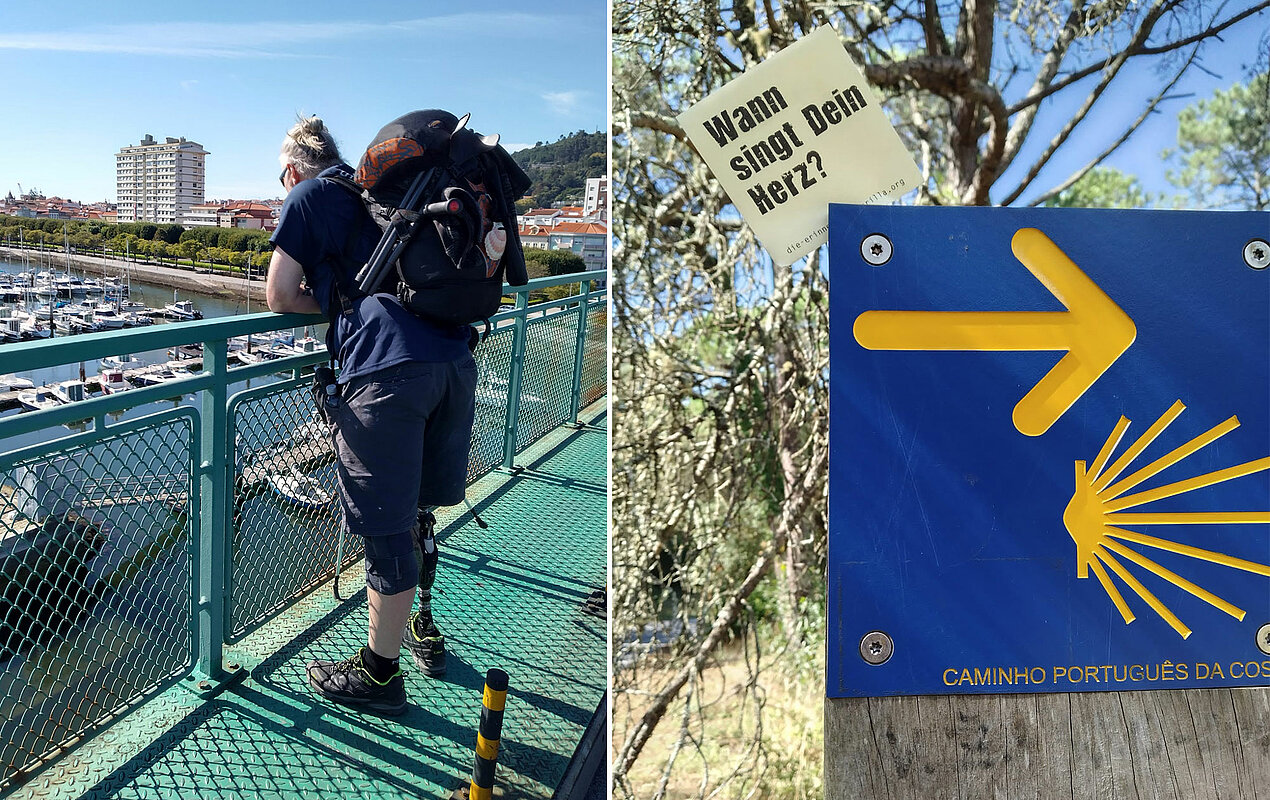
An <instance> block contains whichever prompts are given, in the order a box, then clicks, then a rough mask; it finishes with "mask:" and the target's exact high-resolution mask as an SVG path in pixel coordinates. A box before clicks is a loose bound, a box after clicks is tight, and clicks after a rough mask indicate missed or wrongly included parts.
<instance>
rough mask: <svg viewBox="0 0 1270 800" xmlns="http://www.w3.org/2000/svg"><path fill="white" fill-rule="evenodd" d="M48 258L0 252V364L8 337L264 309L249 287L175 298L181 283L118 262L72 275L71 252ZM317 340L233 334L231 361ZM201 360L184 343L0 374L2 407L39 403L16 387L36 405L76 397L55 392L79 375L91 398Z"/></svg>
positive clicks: (190, 370) (313, 345) (270, 356)
mask: <svg viewBox="0 0 1270 800" xmlns="http://www.w3.org/2000/svg"><path fill="white" fill-rule="evenodd" d="M52 261H53V258H52V256H51V254H47V253H46V254H44V257H43V258H42V259H41V258H40V257H38V255H37V256H36V257H35V258H34V263H33V261H32V258H31V257H30V256H28V257H24V258H23V259H22V261H20V262H15V261H5V260H2V259H0V365H2V364H3V352H4V346H5V345H6V344H11V343H17V342H23V341H36V340H47V339H50V338H60V337H64V336H75V335H79V334H81V333H93V332H98V331H106V330H119V329H123V328H132V327H140V326H148V325H155V324H163V323H165V322H175V321H183V320H192V319H203V318H204V317H208V318H214V317H225V316H234V315H237V314H240V313H250V312H251V311H253V310H255V311H263V310H265V308H264V306H263V303H262V302H260V301H259V300H258V301H257V305H256V307H255V308H254V309H253V308H252V303H251V300H252V298H251V296H250V293H248V294H247V295H246V296H245V297H244V298H242V299H241V300H230V299H226V298H222V297H199V298H197V299H190V298H184V297H181V296H180V292H179V290H173V289H169V288H167V287H166V286H161V285H156V284H153V283H150V282H148V281H134V280H133V279H132V278H131V277H130V272H129V271H127V270H124V269H121V270H120V274H118V275H115V276H110V275H103V276H101V277H91V276H89V275H88V274H83V275H76V274H74V272H73V271H72V270H73V266H74V263H75V262H73V261H72V260H71V259H69V258H67V259H66V264H65V265H64V267H66V268H65V269H58V268H55V267H54V264H53V263H52ZM262 294H263V292H262ZM323 347H325V345H324V344H323V343H322V342H321V341H319V340H318V339H316V338H314V336H313V333H312V331H307V330H306V331H305V335H304V336H303V337H301V338H297V336H296V332H295V331H291V330H279V331H273V332H270V333H260V334H253V335H251V336H250V337H247V336H242V337H235V338H234V339H232V340H231V341H230V345H229V351H230V352H229V359H228V360H229V364H230V365H231V366H237V365H245V364H255V363H259V362H261V361H267V360H274V359H279V358H283V357H285V356H289V355H295V354H297V353H312V352H314V351H316V350H320V349H322V348H323ZM202 365H203V358H202V348H201V345H198V344H189V345H180V346H176V347H172V348H168V349H167V350H161V351H155V352H150V353H136V354H119V355H117V356H112V357H110V358H105V359H102V360H101V361H100V362H99V363H97V364H81V365H79V366H78V372H76V367H75V365H63V366H62V367H61V368H58V369H55V370H48V371H41V374H24V375H0V413H3V412H7V411H13V410H15V409H22V410H27V409H30V408H34V407H37V406H36V405H23V403H22V401H21V399H20V398H19V394H20V393H22V392H26V393H27V394H28V395H30V397H29V399H30V400H31V401H32V402H33V403H38V407H41V408H44V407H56V406H58V405H62V404H64V402H74V401H63V400H61V399H60V398H59V397H58V396H57V394H56V391H55V388H56V387H57V386H58V385H59V384H61V383H63V382H65V381H69V380H78V382H80V383H81V384H82V387H83V389H82V391H83V397H84V398H89V397H95V396H99V395H101V394H113V393H116V392H121V391H127V390H128V389H131V388H134V387H142V386H153V385H156V384H160V383H164V382H168V381H174V380H179V379H180V378H184V377H190V376H191V375H192V374H194V373H196V372H199V371H200V370H201V369H202Z"/></svg>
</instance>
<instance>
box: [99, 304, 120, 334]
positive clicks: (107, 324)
mask: <svg viewBox="0 0 1270 800" xmlns="http://www.w3.org/2000/svg"><path fill="white" fill-rule="evenodd" d="M93 322H95V323H97V327H98V328H100V329H103V330H114V329H117V328H122V327H124V326H126V325H127V324H128V319H127V317H126V316H125V315H123V314H120V313H119V312H118V311H116V310H114V309H113V308H110V307H109V306H101V307H98V308H96V309H94V310H93Z"/></svg>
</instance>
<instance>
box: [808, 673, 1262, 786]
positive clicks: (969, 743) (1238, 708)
mask: <svg viewBox="0 0 1270 800" xmlns="http://www.w3.org/2000/svg"><path fill="white" fill-rule="evenodd" d="M824 776H825V797H826V798H827V800H874V798H878V799H885V800H902V799H904V798H913V800H940V799H941V798H955V799H956V800H980V799H981V798H1005V799H1006V800H1016V798H1036V799H1037V800H1049V799H1050V798H1055V799H1058V798H1062V799H1063V800H1068V799H1069V798H1079V800H1086V798H1089V799H1090V800H1093V799H1094V798H1097V800H1104V799H1105V800H1117V799H1118V798H1133V800H1138V799H1139V798H1141V800H1147V798H1150V799H1151V800H1266V799H1267V798H1270V689H1186V690H1180V691H1139V692H1103V693H1073V694H1018V695H951V696H946V697H880V698H849V699H841V698H834V699H826V701H825V772H824Z"/></svg>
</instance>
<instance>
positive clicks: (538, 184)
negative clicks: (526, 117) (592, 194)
mask: <svg viewBox="0 0 1270 800" xmlns="http://www.w3.org/2000/svg"><path fill="white" fill-rule="evenodd" d="M607 147H608V136H607V134H604V133H602V132H599V131H596V132H595V133H587V132H586V131H578V132H576V133H573V134H570V135H569V136H562V137H560V139H558V140H557V141H555V142H552V143H550V144H542V143H541V142H540V143H538V145H536V146H534V147H530V148H527V149H525V150H520V151H518V152H516V153H513V154H512V158H514V159H516V163H517V164H520V166H521V168H522V169H524V170H525V172H526V173H527V174H528V175H529V177H530V178H531V179H532V180H533V185H532V186H531V187H530V189H529V191H530V193H531V195H530V197H529V198H526V200H530V202H524V205H525V208H526V209H528V208H533V207H549V206H550V205H551V204H552V203H555V202H559V201H570V202H572V201H573V200H575V199H576V200H577V202H579V203H580V202H581V201H582V197H583V195H584V193H585V191H586V179H587V178H598V177H600V176H601V175H604V174H605V173H606V172H607V171H608V157H607V156H606V153H607ZM519 205H520V204H518V208H519Z"/></svg>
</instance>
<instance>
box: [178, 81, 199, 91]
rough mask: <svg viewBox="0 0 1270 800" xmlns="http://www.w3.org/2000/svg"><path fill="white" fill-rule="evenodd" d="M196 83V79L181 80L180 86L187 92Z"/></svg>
mask: <svg viewBox="0 0 1270 800" xmlns="http://www.w3.org/2000/svg"><path fill="white" fill-rule="evenodd" d="M197 85H198V81H181V88H182V89H184V90H185V91H187V92H188V91H190V90H191V89H193V88H194V87H195V86H197Z"/></svg>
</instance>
